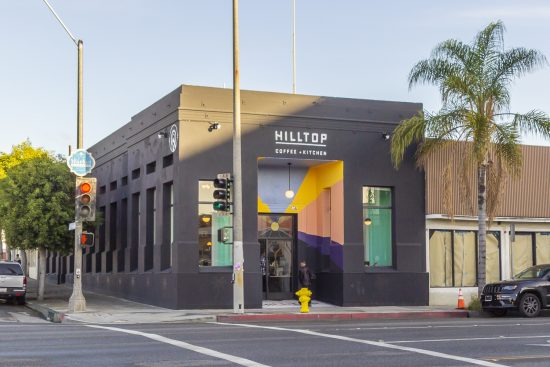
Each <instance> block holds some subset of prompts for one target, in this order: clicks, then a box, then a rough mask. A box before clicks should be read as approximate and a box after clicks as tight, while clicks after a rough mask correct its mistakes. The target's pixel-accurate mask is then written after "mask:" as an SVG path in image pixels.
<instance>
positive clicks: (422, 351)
mask: <svg viewBox="0 0 550 367" xmlns="http://www.w3.org/2000/svg"><path fill="white" fill-rule="evenodd" d="M214 324H217V325H229V326H242V327H248V328H258V329H268V330H278V331H291V332H295V333H300V334H306V335H312V336H319V337H322V338H331V339H338V340H343V341H348V342H354V343H361V344H367V345H373V346H376V347H381V348H389V349H397V350H404V351H408V352H412V353H418V354H425V355H428V356H431V357H439V358H444V359H451V360H454V361H460V362H465V363H470V364H475V365H478V366H485V367H507V366H506V365H503V364H498V363H493V362H487V361H481V360H478V359H473V358H467V357H460V356H455V355H452V354H446V353H440V352H433V351H431V350H425V349H419V348H409V347H403V346H401V345H393V344H388V343H384V342H375V341H371V340H364V339H356V338H350V337H347V336H341V335H334V334H325V333H319V332H316V331H311V330H305V329H287V328H282V327H277V326H262V325H251V324H235V323H226V322H216V323H214Z"/></svg>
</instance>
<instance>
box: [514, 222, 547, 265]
mask: <svg viewBox="0 0 550 367" xmlns="http://www.w3.org/2000/svg"><path fill="white" fill-rule="evenodd" d="M549 263H550V232H521V233H518V232H516V233H515V236H514V240H513V241H512V275H516V274H518V273H519V272H521V271H522V270H524V269H526V268H528V267H530V266H533V265H539V264H549Z"/></svg>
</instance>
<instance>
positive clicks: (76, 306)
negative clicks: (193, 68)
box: [69, 40, 86, 312]
mask: <svg viewBox="0 0 550 367" xmlns="http://www.w3.org/2000/svg"><path fill="white" fill-rule="evenodd" d="M82 47H83V42H82V40H78V77H77V79H78V98H77V100H78V101H77V111H76V120H77V122H76V137H77V143H76V148H77V149H82V147H83V145H84V142H83V139H82V135H83V133H82V125H83V121H82V120H83V118H82V117H83V111H82ZM74 221H75V223H76V226H75V230H74V273H73V294H72V295H71V298H69V312H79V311H86V299H85V298H84V294H83V293H82V278H81V277H82V248H81V247H80V236H81V235H82V222H81V221H80V220H79V218H77V214H76V213H75V220H74Z"/></svg>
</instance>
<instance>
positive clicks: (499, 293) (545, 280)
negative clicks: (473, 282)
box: [481, 264, 550, 317]
mask: <svg viewBox="0 0 550 367" xmlns="http://www.w3.org/2000/svg"><path fill="white" fill-rule="evenodd" d="M481 307H482V308H483V311H487V312H490V313H492V314H493V315H495V316H504V315H506V313H507V312H508V310H518V311H519V312H520V313H521V314H522V315H523V316H525V317H536V316H538V315H539V313H540V311H541V309H543V308H550V264H546V265H537V266H532V267H530V268H527V269H525V270H523V271H522V272H520V273H519V274H517V275H516V276H514V278H513V279H512V280H503V281H500V282H496V283H491V284H487V285H486V286H485V287H484V288H483V293H481Z"/></svg>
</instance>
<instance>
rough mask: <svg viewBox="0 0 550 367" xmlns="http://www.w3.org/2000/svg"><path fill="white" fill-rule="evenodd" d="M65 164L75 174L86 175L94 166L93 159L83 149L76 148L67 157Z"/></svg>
mask: <svg viewBox="0 0 550 367" xmlns="http://www.w3.org/2000/svg"><path fill="white" fill-rule="evenodd" d="M67 166H69V169H70V170H71V172H72V173H74V174H75V175H77V176H86V175H87V174H88V173H90V172H92V169H93V168H94V167H95V159H94V157H92V154H91V153H88V152H87V151H86V150H84V149H77V150H75V151H74V153H73V154H71V155H70V156H69V158H67Z"/></svg>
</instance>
